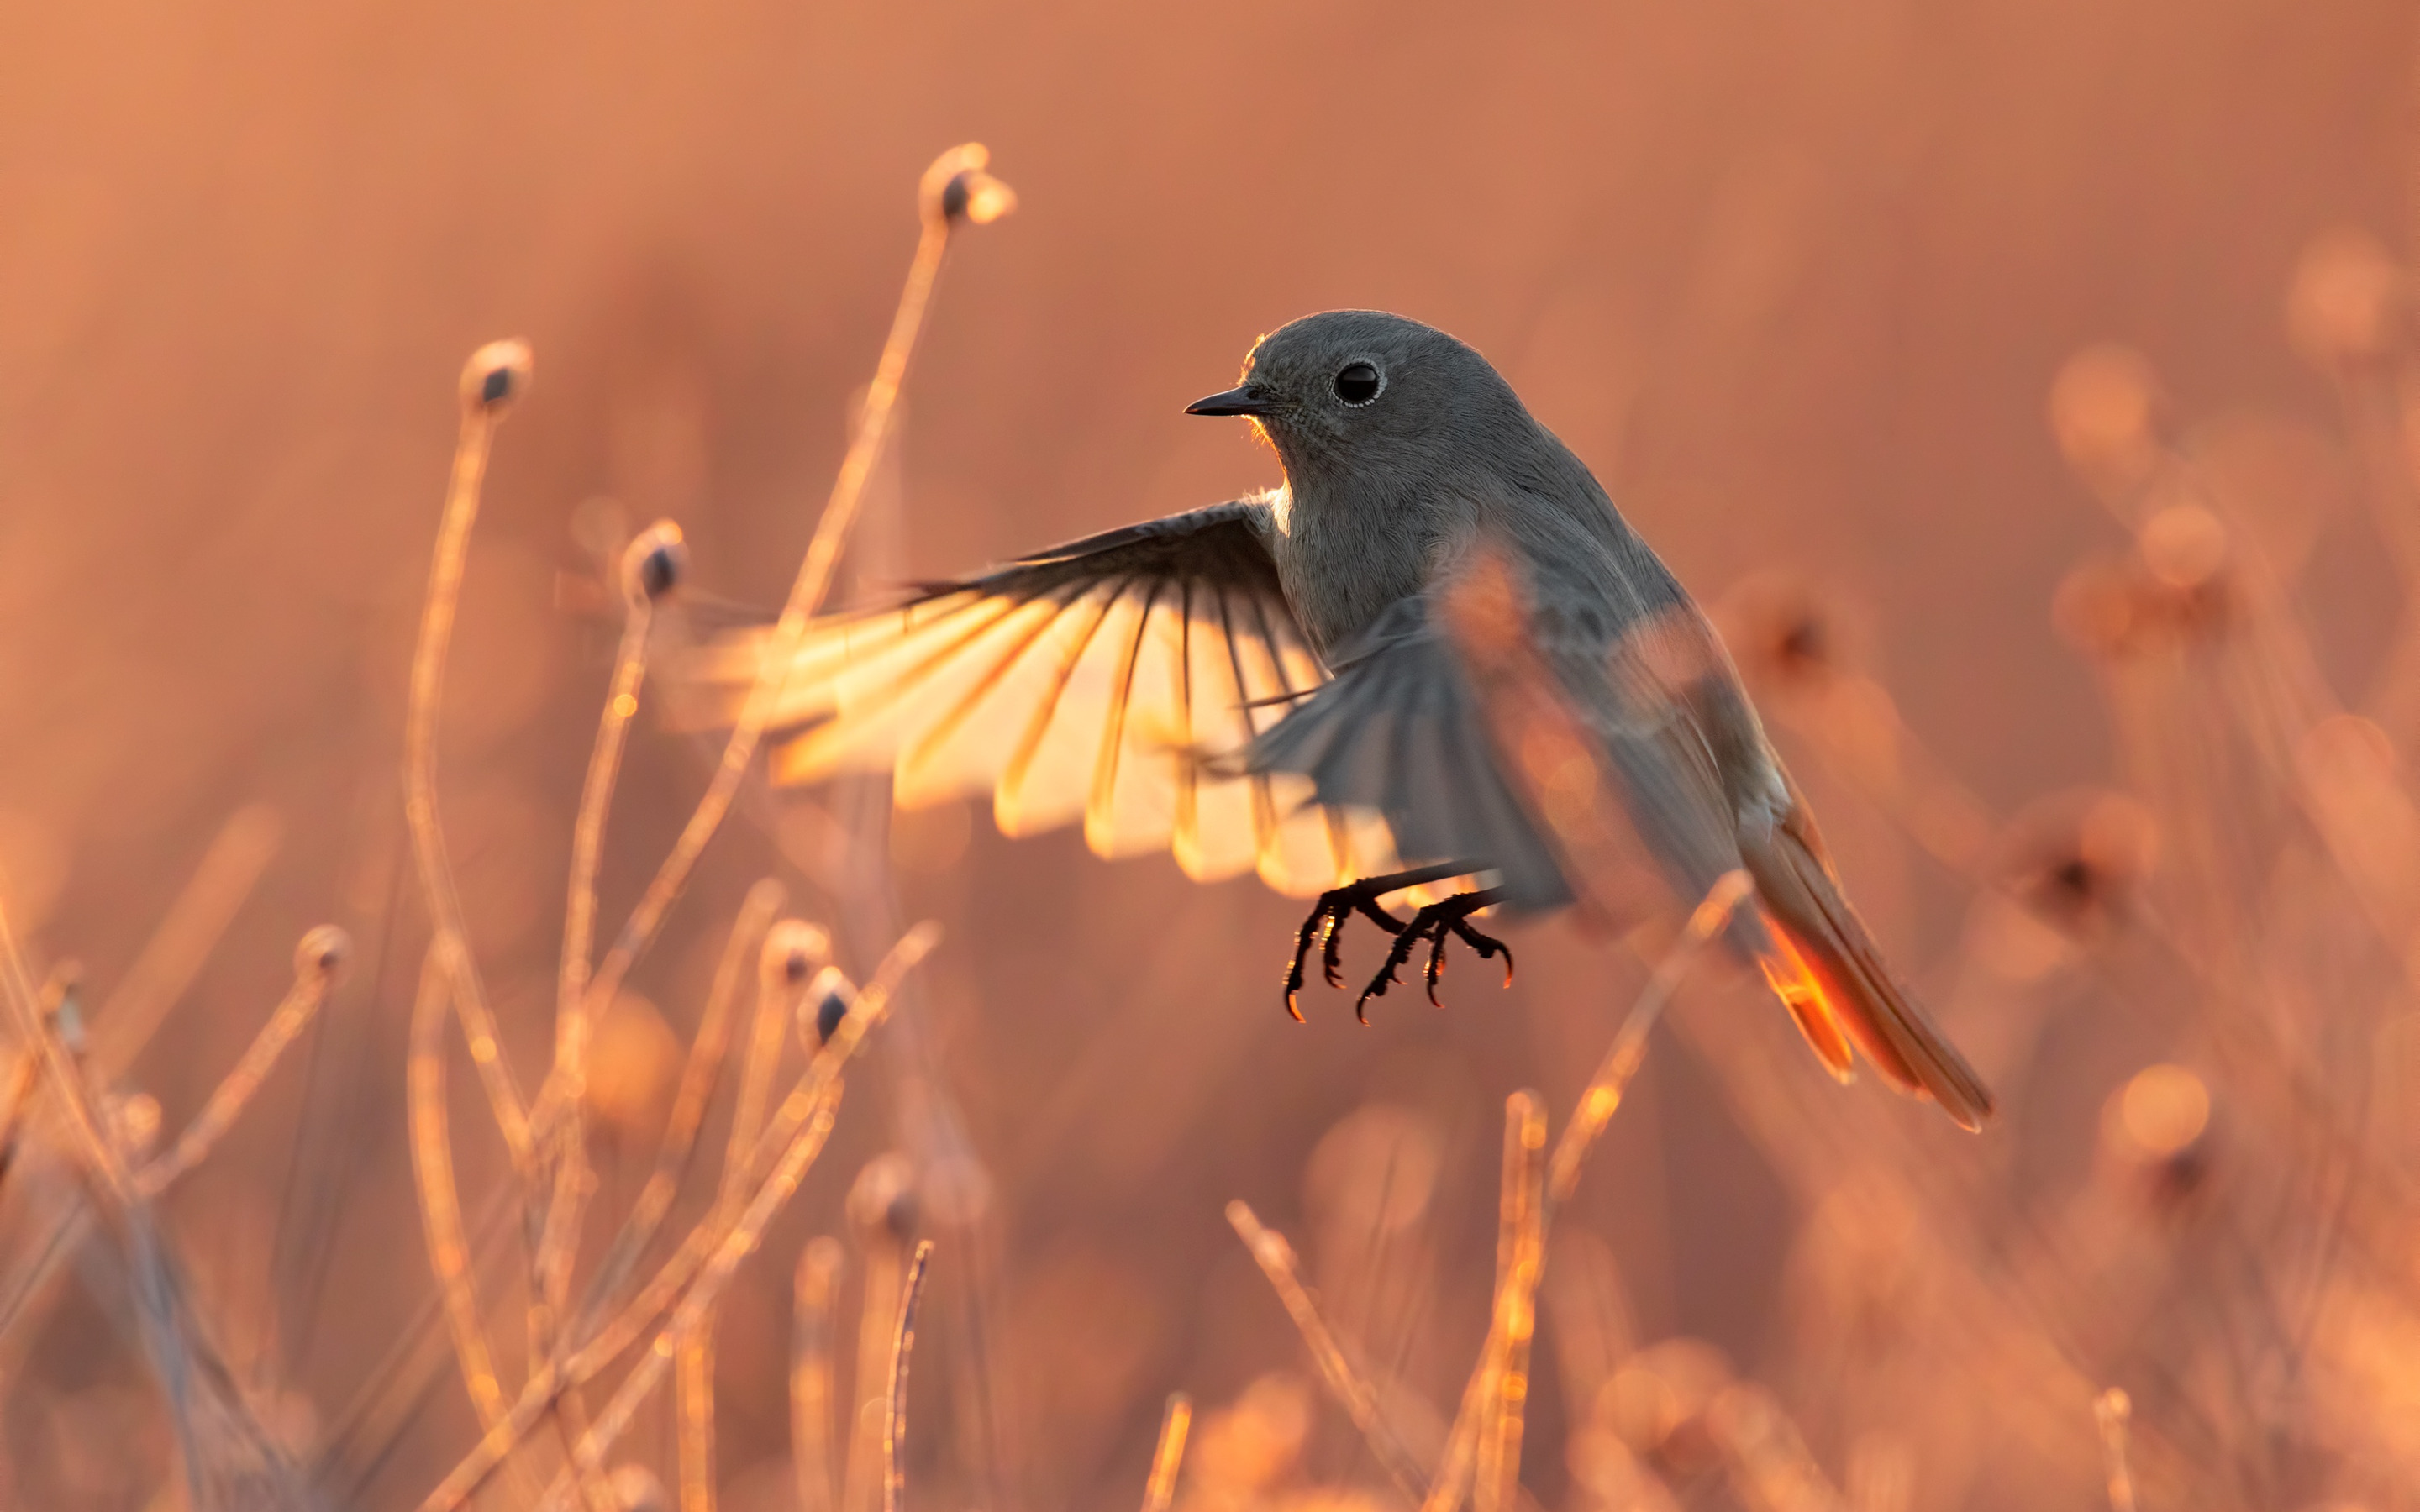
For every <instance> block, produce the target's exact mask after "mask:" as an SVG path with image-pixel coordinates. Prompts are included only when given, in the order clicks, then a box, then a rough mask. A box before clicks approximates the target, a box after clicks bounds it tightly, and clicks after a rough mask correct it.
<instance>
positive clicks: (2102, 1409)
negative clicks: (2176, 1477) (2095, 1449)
mask: <svg viewBox="0 0 2420 1512" xmlns="http://www.w3.org/2000/svg"><path fill="white" fill-rule="evenodd" d="M2133 1410H2134V1404H2133V1401H2132V1400H2130V1399H2129V1398H2128V1397H2127V1396H2126V1394H2125V1393H2124V1392H2122V1391H2119V1390H2118V1388H2117V1387H2115V1386H2112V1387H2110V1388H2109V1389H2108V1390H2107V1391H2104V1392H2102V1394H2101V1396H2099V1397H2098V1398H2097V1399H2096V1400H2095V1401H2094V1402H2093V1404H2092V1415H2093V1417H2094V1419H2095V1420H2096V1421H2097V1422H2098V1423H2099V1424H2100V1426H2101V1449H2102V1456H2103V1458H2105V1460H2106V1462H2107V1464H2108V1468H2109V1512H2134V1473H2133V1468H2132V1467H2131V1466H2130V1465H2129V1464H2128V1462H2127V1457H2126V1426H2127V1421H2128V1419H2130V1418H2131V1417H2132V1416H2133Z"/></svg>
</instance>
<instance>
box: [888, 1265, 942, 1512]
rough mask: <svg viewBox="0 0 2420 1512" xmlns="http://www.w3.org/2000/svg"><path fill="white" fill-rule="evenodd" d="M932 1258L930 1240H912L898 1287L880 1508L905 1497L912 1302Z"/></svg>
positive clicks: (918, 1297)
mask: <svg viewBox="0 0 2420 1512" xmlns="http://www.w3.org/2000/svg"><path fill="white" fill-rule="evenodd" d="M932 1258H933V1242H932V1241H931V1240H929V1239H924V1240H919V1241H917V1242H916V1254H915V1256H914V1257H912V1258H911V1259H909V1260H908V1262H907V1284H906V1285H905V1286H904V1287H903V1288H901V1289H900V1295H899V1326H898V1328H897V1329H896V1330H895V1331H893V1333H892V1335H891V1384H890V1389H889V1390H888V1391H886V1392H885V1393H884V1394H883V1399H884V1402H885V1404H886V1405H885V1407H884V1411H883V1414H882V1512H900V1509H901V1508H902V1507H903V1506H905V1505H906V1504H907V1471H906V1469H905V1468H904V1467H903V1466H902V1464H901V1463H900V1458H899V1450H900V1446H901V1445H903V1444H904V1443H907V1359H908V1356H909V1355H910V1354H911V1353H913V1352H914V1350H915V1348H916V1304H917V1303H919V1302H921V1301H923V1296H924V1272H925V1269H926V1267H927V1266H929V1265H930V1264H931V1262H932Z"/></svg>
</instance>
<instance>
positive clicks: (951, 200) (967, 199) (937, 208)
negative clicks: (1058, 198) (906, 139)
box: [917, 142, 1016, 226]
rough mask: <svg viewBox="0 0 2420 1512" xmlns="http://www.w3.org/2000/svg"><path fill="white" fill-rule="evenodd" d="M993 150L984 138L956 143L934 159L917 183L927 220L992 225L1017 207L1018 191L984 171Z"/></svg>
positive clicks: (918, 195)
mask: <svg viewBox="0 0 2420 1512" xmlns="http://www.w3.org/2000/svg"><path fill="white" fill-rule="evenodd" d="M989 162H991V153H990V151H989V150H987V149H986V148H985V147H984V145H983V144H982V143H980V142H970V143H968V144H967V145H966V146H964V147H952V148H951V149H950V150H949V151H947V152H944V153H942V154H941V155H940V156H939V157H938V158H935V159H934V160H933V164H932V166H931V167H929V168H926V169H925V170H924V178H923V183H922V184H920V185H918V186H917V197H918V198H919V200H921V201H922V203H923V209H924V216H925V219H926V220H927V221H934V220H939V221H940V222H942V223H943V224H948V225H953V226H955V225H960V224H973V225H989V224H991V223H992V222H994V221H997V220H999V219H1000V218H1001V216H1003V215H1006V214H1007V213H1008V212H1009V211H1011V210H1013V209H1015V208H1016V191H1015V190H1013V189H1011V188H1009V187H1008V186H1007V185H1006V184H1004V183H1001V181H1000V180H999V179H997V178H994V177H992V176H991V175H989V174H987V173H985V172H984V167H985V164H987V163H989Z"/></svg>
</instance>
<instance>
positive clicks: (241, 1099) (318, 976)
mask: <svg viewBox="0 0 2420 1512" xmlns="http://www.w3.org/2000/svg"><path fill="white" fill-rule="evenodd" d="M328 986H329V979H328V974H327V973H326V972H324V971H314V970H308V969H306V970H303V971H301V972H298V973H297V974H296V975H295V978H294V985H293V986H292V987H290V988H288V989H287V993H286V997H285V1000H284V1001H283V1002H280V1003H279V1004H278V1005H277V1011H275V1012H273V1013H271V1014H270V1016H269V1022H268V1023H267V1024H265V1025H263V1026H261V1030H260V1033H259V1034H258V1035H257V1036H256V1037H255V1038H254V1040H253V1041H252V1046H251V1048H249V1049H247V1050H246V1051H244V1053H243V1058H242V1059H241V1060H240V1061H238V1062H236V1067H235V1070H233V1071H231V1072H227V1074H226V1079H225V1081H222V1082H220V1083H219V1085H218V1087H217V1088H216V1089H215V1090H213V1091H212V1092H211V1093H210V1097H209V1102H207V1103H203V1104H202V1111H201V1112H200V1113H198V1114H196V1115H194V1121H193V1122H192V1123H190V1124H187V1125H186V1126H185V1132H184V1133H183V1134H181V1135H179V1136H178V1139H177V1143H176V1147H175V1148H174V1149H170V1150H169V1151H168V1153H167V1154H165V1155H163V1156H162V1157H160V1158H159V1159H158V1160H155V1161H153V1162H152V1163H151V1164H150V1165H147V1166H145V1167H144V1168H143V1169H142V1170H141V1171H140V1172H138V1173H137V1174H136V1177H135V1185H136V1187H137V1188H138V1189H139V1190H140V1191H141V1192H142V1194H143V1195H144V1196H147V1197H148V1196H159V1195H160V1194H161V1193H162V1192H163V1191H165V1190H167V1188H168V1186H169V1185H170V1183H172V1182H174V1181H175V1180H177V1179H178V1177H180V1176H182V1175H184V1174H185V1173H186V1172H187V1171H190V1170H192V1169H193V1168H194V1166H196V1165H200V1164H201V1163H202V1160H203V1158H204V1157H205V1156H207V1155H209V1152H210V1147H211V1146H212V1145H215V1144H216V1143H218V1140H219V1137H220V1135H222V1134H225V1133H226V1132H227V1129H228V1128H229V1127H230V1126H231V1125H232V1124H233V1123H234V1122H235V1120H236V1116H237V1115H238V1114H240V1113H241V1112H242V1111H243V1108H244V1104H245V1103H248V1102H250V1101H251V1099H252V1095H253V1093H255V1092H256V1091H258V1090H259V1089H260V1084H261V1082H262V1081H263V1080H265V1079H266V1078H267V1077H268V1075H269V1072H270V1071H271V1069H272V1068H273V1067H275V1066H276V1064H277V1057H279V1056H281V1055H283V1054H285V1053H286V1047H287V1045H290V1044H292V1043H293V1042H294V1041H295V1040H296V1038H297V1037H299V1036H300V1035H301V1034H302V1031H303V1029H304V1028H305V1027H307V1026H309V1025H310V1022H311V1019H312V1016H313V1015H314V1014H316V1013H318V1011H319V1008H320V1005H321V1004H323V1003H325V1002H326V1001H327V1000H328Z"/></svg>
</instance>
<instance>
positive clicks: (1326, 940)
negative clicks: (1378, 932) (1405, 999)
mask: <svg viewBox="0 0 2420 1512" xmlns="http://www.w3.org/2000/svg"><path fill="white" fill-rule="evenodd" d="M1403 886H1404V885H1403V884H1402V883H1400V882H1397V881H1396V880H1395V879H1394V878H1393V877H1369V878H1365V879H1364V880H1362V881H1359V882H1356V883H1353V884H1351V885H1349V886H1347V887H1331V888H1329V889H1328V890H1327V891H1326V892H1323V893H1321V894H1320V895H1319V902H1318V903H1315V904H1314V905H1312V907H1311V917H1310V918H1306V919H1304V920H1303V921H1302V928H1301V929H1300V930H1298V931H1296V932H1295V937H1294V960H1293V962H1292V963H1290V964H1288V965H1287V967H1286V980H1285V1005H1286V1011H1287V1012H1289V1013H1291V1014H1293V1015H1294V1018H1295V1023H1297V1024H1299V1023H1301V1022H1302V1010H1301V1009H1300V1008H1299V1007H1297V1006H1296V1005H1295V996H1296V995H1298V994H1299V993H1301V991H1302V983H1303V963H1305V962H1306V961H1308V960H1310V959H1311V947H1312V946H1313V945H1316V946H1318V947H1319V952H1320V968H1321V971H1322V973H1323V974H1324V975H1325V976H1326V978H1327V985H1329V986H1330V987H1342V986H1343V985H1344V979H1343V978H1342V976H1340V975H1339V974H1338V973H1339V972H1340V970H1341V969H1342V966H1343V962H1342V960H1340V959H1339V958H1338V956H1337V947H1338V946H1339V944H1341V943H1342V941H1341V935H1342V931H1343V928H1344V921H1345V920H1346V919H1348V918H1352V917H1353V916H1354V915H1355V914H1359V915H1361V916H1362V917H1363V918H1367V919H1369V920H1370V922H1372V923H1373V924H1375V925H1377V926H1378V927H1379V928H1380V929H1383V930H1385V931H1386V932H1387V933H1389V934H1401V933H1403V932H1404V922H1403V920H1401V919H1399V918H1396V917H1395V916H1394V915H1392V914H1390V913H1388V912H1387V911H1386V910H1385V909H1383V908H1381V907H1379V906H1378V900H1379V899H1380V898H1382V897H1384V896H1386V895H1387V894H1388V893H1389V892H1395V891H1400V890H1401V889H1402V887H1403Z"/></svg>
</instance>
